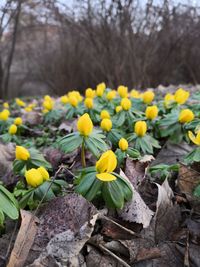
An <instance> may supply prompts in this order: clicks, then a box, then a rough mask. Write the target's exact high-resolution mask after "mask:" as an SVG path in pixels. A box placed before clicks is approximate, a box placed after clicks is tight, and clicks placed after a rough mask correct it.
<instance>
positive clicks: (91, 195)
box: [85, 178, 103, 201]
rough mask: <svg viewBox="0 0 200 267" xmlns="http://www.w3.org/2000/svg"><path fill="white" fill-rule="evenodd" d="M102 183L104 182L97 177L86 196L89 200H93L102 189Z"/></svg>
mask: <svg viewBox="0 0 200 267" xmlns="http://www.w3.org/2000/svg"><path fill="white" fill-rule="evenodd" d="M102 184H103V182H102V181H100V180H98V179H97V178H95V180H94V182H93V184H92V186H91V187H90V189H89V191H87V193H86V194H85V198H86V199H87V200H88V201H91V200H93V199H94V198H95V197H96V195H97V193H98V191H99V190H100V189H101V187H102Z"/></svg>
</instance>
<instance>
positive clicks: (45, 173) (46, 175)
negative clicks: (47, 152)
mask: <svg viewBox="0 0 200 267" xmlns="http://www.w3.org/2000/svg"><path fill="white" fill-rule="evenodd" d="M37 170H38V171H39V172H40V173H41V175H42V178H43V180H44V181H47V180H49V173H48V171H47V170H46V169H45V168H44V167H43V166H41V167H39V168H37Z"/></svg>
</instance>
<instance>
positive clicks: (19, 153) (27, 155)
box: [15, 146, 30, 160]
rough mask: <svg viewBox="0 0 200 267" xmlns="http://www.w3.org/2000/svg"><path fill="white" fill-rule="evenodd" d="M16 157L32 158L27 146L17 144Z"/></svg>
mask: <svg viewBox="0 0 200 267" xmlns="http://www.w3.org/2000/svg"><path fill="white" fill-rule="evenodd" d="M15 157H16V159H18V160H28V159H29V158H30V153H29V151H28V150H27V149H26V148H25V147H23V146H16V149H15Z"/></svg>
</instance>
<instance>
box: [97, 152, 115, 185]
mask: <svg viewBox="0 0 200 267" xmlns="http://www.w3.org/2000/svg"><path fill="white" fill-rule="evenodd" d="M116 167H117V158H116V155H115V153H114V152H113V151H112V150H108V151H106V152H105V153H103V154H102V155H101V157H100V159H99V160H98V161H97V162H96V170H97V172H98V174H96V177H97V178H98V179H99V180H101V181H104V182H110V181H114V180H116V177H115V176H114V175H113V174H111V172H113V171H114V170H115V168H116Z"/></svg>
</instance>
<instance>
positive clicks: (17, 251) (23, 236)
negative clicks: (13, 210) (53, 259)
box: [7, 210, 39, 267]
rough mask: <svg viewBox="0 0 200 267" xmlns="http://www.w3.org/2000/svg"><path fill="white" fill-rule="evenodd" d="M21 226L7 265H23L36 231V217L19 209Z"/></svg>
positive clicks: (18, 266)
mask: <svg viewBox="0 0 200 267" xmlns="http://www.w3.org/2000/svg"><path fill="white" fill-rule="evenodd" d="M20 212H21V218H22V222H21V226H20V229H19V233H18V235H17V239H16V241H15V245H14V248H13V250H12V252H11V256H10V259H9V263H8V265H7V267H23V266H24V263H25V261H26V259H27V257H28V254H29V251H30V249H31V246H32V244H33V242H34V238H35V235H36V232H37V223H38V222H39V220H38V218H37V217H35V216H33V214H32V213H30V212H28V211H25V210H21V211H20Z"/></svg>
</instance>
